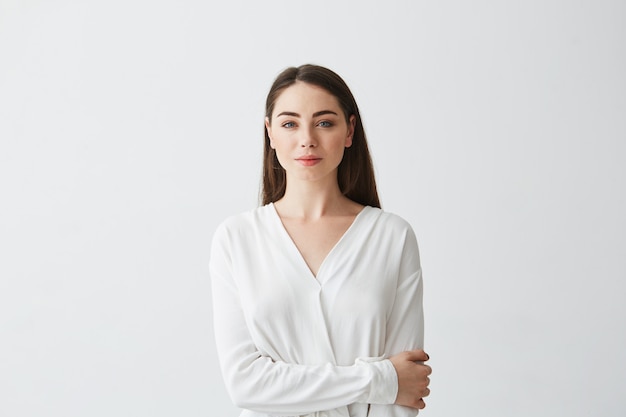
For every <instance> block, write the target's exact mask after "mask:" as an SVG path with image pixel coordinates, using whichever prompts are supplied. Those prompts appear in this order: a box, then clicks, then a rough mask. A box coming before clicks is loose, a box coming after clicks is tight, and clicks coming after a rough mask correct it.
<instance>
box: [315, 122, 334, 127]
mask: <svg viewBox="0 0 626 417" xmlns="http://www.w3.org/2000/svg"><path fill="white" fill-rule="evenodd" d="M317 125H318V126H320V127H331V126H332V125H333V124H332V122H329V121H328V120H322V121H321V122H319V123H318V124H317Z"/></svg>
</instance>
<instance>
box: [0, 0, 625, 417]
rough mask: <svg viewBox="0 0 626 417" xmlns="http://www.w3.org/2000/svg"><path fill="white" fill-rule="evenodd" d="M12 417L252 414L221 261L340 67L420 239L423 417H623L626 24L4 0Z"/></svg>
mask: <svg viewBox="0 0 626 417" xmlns="http://www.w3.org/2000/svg"><path fill="white" fill-rule="evenodd" d="M0 61H1V63H0V201H1V203H0V415H1V416H7V417H26V416H28V417H41V416H46V417H56V416H59V417H60V416H63V417H72V416H77V417H78V416H81V417H82V416H90V417H99V416H102V417H104V416H107V417H108V416H117V417H124V416H129V417H131V416H132V417H136V416H152V417H165V416H189V417H191V416H221V417H229V416H230V417H234V416H237V415H238V411H237V409H235V408H234V407H233V406H232V405H231V403H230V400H229V398H228V396H227V394H226V392H225V390H224V387H223V385H222V380H221V375H220V373H219V367H218V362H217V358H216V357H215V348H214V341H213V334H212V312H211V304H210V280H209V275H208V260H209V246H210V241H211V237H212V233H213V231H214V229H215V227H216V226H217V224H218V223H219V222H220V221H222V220H223V219H224V218H225V217H226V216H228V215H230V214H234V213H238V212H241V211H244V210H248V209H251V208H253V207H255V206H256V205H257V204H258V198H257V196H258V189H259V181H260V170H261V150H262V129H263V105H264V100H265V94H266V93H267V90H268V89H269V86H270V84H271V82H272V81H273V79H274V77H275V76H276V75H277V74H278V73H279V72H280V71H281V70H282V69H284V68H285V67H287V66H292V65H300V64H303V63H308V62H311V63H317V64H321V65H325V66H328V67H330V68H332V69H334V70H335V71H337V72H338V73H339V74H341V75H342V77H343V78H344V79H345V80H346V81H347V82H348V84H349V85H350V87H351V89H352V91H353V93H354V95H355V96H356V98H357V101H358V103H359V106H360V108H361V112H362V116H363V119H364V123H365V128H366V132H367V134H368V137H369V141H370V147H371V150H372V153H373V158H374V163H375V167H376V172H377V176H378V182H379V189H380V194H381V198H382V203H383V208H384V209H386V210H387V211H391V212H394V213H397V214H399V215H401V216H402V217H404V218H406V219H407V220H408V221H409V222H410V223H411V224H412V225H413V228H414V229H415V231H416V234H417V236H418V240H419V243H420V249H421V256H422V263H423V269H424V279H425V309H426V347H427V349H426V350H427V352H429V354H430V355H431V358H432V359H431V365H432V366H433V368H434V373H433V376H432V383H431V388H432V395H431V396H430V397H429V399H428V400H427V404H428V406H427V408H426V410H424V411H423V413H422V415H424V416H431V417H436V416H460V415H469V416H481V417H490V416H493V417H496V416H497V417H500V416H508V417H515V416H528V415H533V416H537V417H539V416H546V417H554V416H568V417H579V416H580V417H582V416H603V417H613V416H614V417H617V416H622V415H623V413H624V409H625V408H626V400H625V398H626V395H625V394H626V388H625V387H626V357H625V354H624V352H626V332H625V331H624V328H625V319H626V303H624V301H623V300H624V298H625V296H626V272H625V269H624V262H625V260H626V221H625V217H626V216H625V213H626V192H625V190H626V122H625V120H626V117H625V116H626V77H625V75H624V74H626V3H624V2H622V1H608V0H602V1H598V0H596V1H591V0H588V1H565V0H543V1H495V0H492V1H475V2H465V1H438V2H434V1H385V2H374V1H344V2H341V1H325V0H320V1H316V2H306V3H305V2H294V1H239V2H219V3H218V2H209V1H191V0H177V1H173V0H172V1H147V0H124V1H119V0H118V1H36V0H32V1H17V0H15V1H8V0H0Z"/></svg>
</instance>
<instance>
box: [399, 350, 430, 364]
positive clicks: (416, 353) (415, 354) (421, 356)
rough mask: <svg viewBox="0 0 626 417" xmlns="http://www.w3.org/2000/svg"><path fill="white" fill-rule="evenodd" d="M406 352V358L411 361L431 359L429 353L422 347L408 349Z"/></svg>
mask: <svg viewBox="0 0 626 417" xmlns="http://www.w3.org/2000/svg"><path fill="white" fill-rule="evenodd" d="M404 353H405V354H406V359H407V360H409V361H414V362H415V361H421V362H425V361H427V360H428V359H430V357H429V356H428V353H426V352H424V351H423V350H422V349H415V350H408V351H406V352H404Z"/></svg>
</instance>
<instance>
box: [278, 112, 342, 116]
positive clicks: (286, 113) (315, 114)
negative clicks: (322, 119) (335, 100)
mask: <svg viewBox="0 0 626 417" xmlns="http://www.w3.org/2000/svg"><path fill="white" fill-rule="evenodd" d="M325 114H334V115H335V116H338V114H337V113H336V112H334V111H332V110H320V111H317V112H315V113H313V117H319V116H323V115H325ZM280 116H291V117H300V115H299V114H298V113H294V112H292V111H283V112H280V113H279V114H277V115H276V117H280Z"/></svg>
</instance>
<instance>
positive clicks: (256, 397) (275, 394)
mask: <svg viewBox="0 0 626 417" xmlns="http://www.w3.org/2000/svg"><path fill="white" fill-rule="evenodd" d="M231 250H232V248H231V247H230V243H229V240H228V235H227V233H226V232H225V230H224V228H223V227H220V228H218V230H217V231H216V233H215V235H214V238H213V243H212V247H211V260H210V265H209V266H210V274H211V281H212V293H213V320H214V331H215V339H216V345H217V353H218V356H219V361H220V367H221V371H222V376H223V378H224V381H225V384H226V389H227V391H228V393H229V395H230V397H231V399H232V400H233V402H234V403H235V405H236V406H238V407H240V408H245V409H250V410H253V411H257V412H262V413H270V414H274V415H294V414H306V413H311V412H314V411H320V410H329V409H333V408H338V407H341V406H345V405H348V404H352V403H356V402H361V403H370V404H393V403H394V402H395V399H396V396H397V390H398V381H397V375H396V372H395V369H394V367H393V365H392V364H391V362H390V361H389V360H386V359H382V358H380V359H379V360H371V359H369V360H368V359H364V360H361V359H357V360H356V362H355V363H354V364H353V365H351V366H336V365H332V364H322V365H300V364H293V363H286V362H280V361H273V360H272V359H271V358H270V357H267V356H264V355H263V354H261V353H260V351H259V349H257V347H256V346H255V344H254V342H253V340H252V338H251V336H250V332H249V330H248V328H247V325H246V321H245V318H244V314H243V309H242V305H241V300H240V297H239V294H238V289H237V285H236V282H235V280H234V279H233V275H232V271H233V268H232V264H231V257H230V253H232V252H231Z"/></svg>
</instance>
